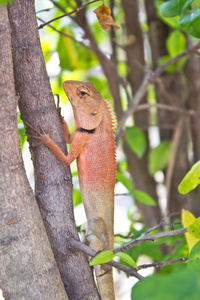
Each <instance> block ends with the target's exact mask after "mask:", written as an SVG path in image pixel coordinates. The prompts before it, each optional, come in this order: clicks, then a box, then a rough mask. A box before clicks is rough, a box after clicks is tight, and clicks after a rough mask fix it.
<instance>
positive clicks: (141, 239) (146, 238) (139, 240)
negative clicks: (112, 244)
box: [113, 228, 187, 254]
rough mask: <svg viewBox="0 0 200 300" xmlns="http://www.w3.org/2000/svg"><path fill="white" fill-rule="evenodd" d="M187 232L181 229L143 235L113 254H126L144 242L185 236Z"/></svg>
mask: <svg viewBox="0 0 200 300" xmlns="http://www.w3.org/2000/svg"><path fill="white" fill-rule="evenodd" d="M186 231H187V228H181V229H176V230H170V231H164V232H158V233H152V234H147V233H143V234H142V235H141V236H140V237H139V238H137V239H136V240H134V241H132V242H130V243H128V244H126V245H124V246H121V247H118V248H116V249H115V250H114V251H113V253H114V254H115V253H118V252H125V251H126V250H128V249H130V248H133V247H134V246H136V245H138V244H140V243H142V242H147V241H152V242H154V241H155V239H158V238H161V237H167V236H174V235H178V234H183V233H185V232H186Z"/></svg>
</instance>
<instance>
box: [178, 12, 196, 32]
mask: <svg viewBox="0 0 200 300" xmlns="http://www.w3.org/2000/svg"><path fill="white" fill-rule="evenodd" d="M199 24H200V8H197V9H195V10H194V11H193V12H191V13H188V14H186V15H184V16H182V17H181V18H180V20H179V25H180V26H181V27H182V28H183V29H184V30H185V31H186V32H187V33H189V34H190V35H192V36H194V37H196V38H200V26H199Z"/></svg>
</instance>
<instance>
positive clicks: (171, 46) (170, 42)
mask: <svg viewBox="0 0 200 300" xmlns="http://www.w3.org/2000/svg"><path fill="white" fill-rule="evenodd" d="M166 46H167V50H168V53H169V55H170V56H171V57H173V56H175V55H177V54H179V53H180V52H182V51H183V50H185V47H186V40H185V37H184V35H183V33H182V32H181V31H180V30H175V31H172V32H171V33H170V34H169V36H168V38H167V42H166Z"/></svg>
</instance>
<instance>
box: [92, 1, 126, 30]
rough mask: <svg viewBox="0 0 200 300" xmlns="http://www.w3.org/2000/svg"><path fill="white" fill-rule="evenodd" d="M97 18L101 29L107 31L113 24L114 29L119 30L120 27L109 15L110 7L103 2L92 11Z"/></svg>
mask: <svg viewBox="0 0 200 300" xmlns="http://www.w3.org/2000/svg"><path fill="white" fill-rule="evenodd" d="M93 12H94V13H95V14H96V16H97V19H98V20H99V24H100V25H101V27H102V28H103V30H105V31H107V32H108V30H109V29H110V26H113V27H114V28H115V29H116V30H119V29H120V27H119V26H118V25H117V24H115V23H114V20H113V18H112V17H111V9H110V7H106V6H105V5H104V4H103V5H101V6H99V7H97V8H96V9H95V10H94V11H93Z"/></svg>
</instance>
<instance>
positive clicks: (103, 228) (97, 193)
mask: <svg viewBox="0 0 200 300" xmlns="http://www.w3.org/2000/svg"><path fill="white" fill-rule="evenodd" d="M63 88H64V90H65V92H66V94H67V96H68V99H69V101H70V102H71V105H72V108H73V112H74V119H75V131H74V132H73V133H72V134H70V133H69V130H68V126H67V123H66V122H65V121H64V119H63V118H61V122H62V128H63V131H64V135H65V139H66V142H67V143H72V145H71V148H70V151H69V153H68V155H67V156H66V155H65V154H64V153H63V152H62V151H61V149H60V148H59V147H58V146H57V145H56V144H55V143H54V142H53V141H52V140H51V138H50V137H49V135H48V133H47V134H46V133H45V132H44V131H43V129H42V128H41V130H42V134H41V133H40V132H38V131H36V130H35V129H34V128H32V127H31V128H32V129H33V130H35V131H36V132H37V133H38V135H39V136H38V137H35V136H31V137H32V138H36V139H38V140H40V142H41V143H42V144H45V145H46V146H48V147H49V148H50V150H51V151H52V152H53V153H54V154H55V155H56V156H57V157H58V159H60V160H61V161H62V162H63V163H64V164H66V165H69V164H70V163H71V162H72V161H73V160H74V159H77V167H78V176H79V183H80V189H81V195H82V200H83V204H84V208H85V212H86V217H87V221H88V229H87V240H88V242H89V244H90V246H91V248H93V249H94V250H96V251H100V250H113V243H114V232H113V225H114V224H113V222H114V186H115V175H116V160H115V142H114V132H113V131H114V130H113V119H112V115H111V112H110V110H109V107H108V105H107V103H106V101H105V100H104V99H103V97H102V96H101V94H100V93H99V92H98V91H97V90H96V88H95V86H94V85H93V84H92V83H91V82H85V81H65V82H64V83H63ZM95 273H96V278H97V283H98V288H99V292H100V296H101V299H102V300H113V299H115V297H114V289H113V278H112V268H111V267H110V266H108V265H103V266H100V265H97V266H95Z"/></svg>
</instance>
